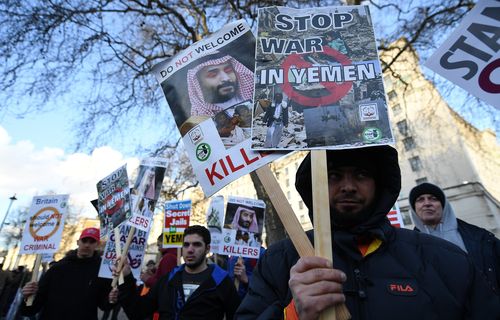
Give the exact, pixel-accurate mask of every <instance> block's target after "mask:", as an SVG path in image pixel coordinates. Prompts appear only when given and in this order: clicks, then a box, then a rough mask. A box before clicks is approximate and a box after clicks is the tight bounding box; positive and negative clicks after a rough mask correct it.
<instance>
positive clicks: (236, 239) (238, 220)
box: [219, 196, 266, 259]
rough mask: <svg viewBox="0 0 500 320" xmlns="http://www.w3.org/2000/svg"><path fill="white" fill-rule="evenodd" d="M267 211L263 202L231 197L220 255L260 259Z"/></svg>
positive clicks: (227, 208) (228, 203)
mask: <svg viewBox="0 0 500 320" xmlns="http://www.w3.org/2000/svg"><path fill="white" fill-rule="evenodd" d="M265 210H266V204H265V203H264V201H262V200H257V199H250V198H242V197H234V196H229V198H228V202H227V207H226V217H225V219H224V228H223V230H222V237H223V240H222V244H221V246H220V248H219V253H220V254H224V255H231V256H242V257H247V258H255V259H258V258H259V252H260V247H261V245H262V229H263V228H264V213H265Z"/></svg>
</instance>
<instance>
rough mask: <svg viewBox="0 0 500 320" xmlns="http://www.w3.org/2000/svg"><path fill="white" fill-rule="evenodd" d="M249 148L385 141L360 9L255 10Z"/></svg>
mask: <svg viewBox="0 0 500 320" xmlns="http://www.w3.org/2000/svg"><path fill="white" fill-rule="evenodd" d="M258 22H259V26H258V38H257V52H256V67H255V96H254V98H255V99H254V102H255V103H254V118H253V127H252V147H253V148H254V149H257V150H276V149H281V150H296V149H315V148H351V147H359V146H364V145H369V144H386V143H392V142H393V137H392V133H391V130H390V127H389V120H388V116H387V103H386V98H385V92H384V86H383V82H382V73H381V68H380V62H379V60H378V55H377V50H376V43H375V36H374V33H373V27H372V23H371V17H370V13H369V10H368V7H366V6H341V7H322V8H311V9H303V10H296V9H291V8H283V7H270V8H262V9H260V10H259V18H258Z"/></svg>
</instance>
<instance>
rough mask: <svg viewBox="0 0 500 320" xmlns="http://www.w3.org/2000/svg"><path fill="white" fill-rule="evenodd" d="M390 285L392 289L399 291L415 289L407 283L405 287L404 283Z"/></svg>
mask: <svg viewBox="0 0 500 320" xmlns="http://www.w3.org/2000/svg"><path fill="white" fill-rule="evenodd" d="M389 287H390V288H391V291H398V292H413V291H415V290H413V288H412V287H411V286H410V285H409V284H407V285H406V286H405V287H403V285H401V284H391V285H389Z"/></svg>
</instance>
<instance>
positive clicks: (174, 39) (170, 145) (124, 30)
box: [0, 0, 485, 216]
mask: <svg viewBox="0 0 500 320" xmlns="http://www.w3.org/2000/svg"><path fill="white" fill-rule="evenodd" d="M344 3H349V4H360V3H361V4H369V5H370V6H371V9H372V15H373V17H374V19H375V17H376V19H377V20H376V21H375V27H376V31H377V32H376V34H377V36H378V37H379V50H381V51H382V52H390V53H391V54H388V55H384V57H387V58H384V60H383V61H382V65H383V69H384V70H386V71H388V72H392V69H391V67H392V66H393V65H394V63H395V62H397V61H398V59H400V57H401V55H402V53H403V52H405V50H408V49H409V48H410V47H413V48H415V49H416V50H417V51H418V52H419V54H420V58H421V60H424V59H426V58H427V57H428V56H429V54H430V53H431V52H433V51H434V50H433V49H435V48H436V44H437V43H440V42H442V41H443V40H444V39H442V38H441V37H442V35H444V34H446V33H447V32H449V31H450V30H452V29H453V28H455V27H456V26H457V24H458V23H459V22H460V21H461V20H462V18H463V16H464V15H465V14H466V13H467V12H469V11H470V10H471V8H472V7H473V5H474V1H473V0H442V1H435V0H434V1H423V0H422V1H403V2H399V1H382V0H380V1H377V0H367V1H361V0H345V1H340V0H331V1H320V0H315V1H307V2H306V1H300V0H289V1H287V0H262V1H256V0H250V1H242V0H210V1H200V0H173V1H159V0H147V1H146V0H120V1H118V0H87V1H82V0H48V1H40V0H34V1H21V2H19V1H13V0H4V1H2V2H1V3H0V57H2V63H1V64H0V74H1V77H0V98H1V99H2V101H3V102H4V103H3V105H2V108H1V109H0V118H1V117H2V113H3V114H4V115H5V114H16V115H19V116H22V115H24V114H26V113H30V112H35V111H40V110H41V111H43V110H47V109H50V108H54V107H53V106H58V104H57V102H58V101H63V102H64V103H67V104H69V105H70V106H71V107H72V108H78V109H79V110H80V116H79V117H78V119H76V120H73V121H74V122H75V123H74V127H75V129H76V130H75V135H76V138H77V139H76V141H77V143H76V145H75V148H76V149H85V148H92V147H95V146H99V145H102V144H105V143H106V142H108V141H109V140H110V139H111V138H110V137H112V136H122V137H123V136H128V137H129V138H130V137H131V136H133V131H132V132H131V131H130V128H134V127H135V126H136V125H137V126H142V127H149V128H155V131H156V132H158V133H159V134H158V141H161V143H158V144H157V145H153V146H147V147H146V150H141V151H148V152H149V151H151V152H153V153H157V154H160V153H163V154H168V156H173V154H175V152H173V153H172V150H174V151H175V150H176V149H177V146H178V140H179V135H178V133H177V130H176V129H175V124H174V122H173V118H172V117H171V116H170V114H169V111H168V110H167V109H168V108H166V106H165V99H163V93H162V92H161V90H159V86H158V84H157V83H156V80H155V79H154V77H153V76H152V75H150V72H151V69H152V67H153V66H154V65H155V64H157V63H159V62H162V61H164V60H166V59H168V58H170V57H172V56H173V55H175V54H176V53H177V52H179V51H181V50H183V49H185V48H187V47H188V46H189V45H191V44H193V43H194V42H196V41H198V40H200V39H202V38H203V37H205V36H207V35H209V34H210V33H211V32H213V31H215V30H218V29H219V28H220V27H221V26H222V25H224V24H226V23H227V22H229V21H233V20H235V19H245V20H247V21H248V22H249V23H250V25H251V26H253V27H255V23H256V18H257V8H258V7H264V6H270V5H283V6H289V7H297V8H300V7H306V6H307V7H314V6H320V5H321V6H326V5H339V4H344ZM400 38H405V39H407V40H406V42H404V43H405V45H402V46H400V45H398V46H395V45H394V43H395V41H396V40H398V39H400ZM398 43H401V42H398ZM393 76H395V77H396V78H398V79H399V80H400V81H402V82H404V81H405V79H404V78H402V77H400V76H399V75H398V74H396V73H394V74H393ZM70 98H71V101H68V102H67V101H66V100H65V99H67V100H69V99H70ZM474 101H475V103H472V104H471V103H468V104H464V106H463V108H464V110H465V108H470V109H474V108H476V107H477V106H480V107H481V106H482V107H483V108H484V107H485V106H484V105H482V104H480V103H478V102H477V101H476V100H474ZM465 105H467V106H468V107H465ZM59 107H60V104H59ZM125 133H127V134H125ZM176 157H177V158H176V161H178V160H181V159H182V157H183V155H177V156H176ZM176 163H177V164H178V166H177V167H176V166H175V165H174V163H173V167H172V169H171V170H170V172H169V174H173V175H175V178H171V180H170V182H171V185H170V186H166V187H165V189H164V194H165V196H166V197H167V198H170V197H175V196H176V195H177V194H178V193H179V192H182V190H184V189H186V188H192V187H195V186H196V180H195V179H194V177H193V175H192V172H190V168H183V167H181V164H182V163H183V162H182V161H181V162H176ZM186 177H188V178H186ZM182 179H185V181H187V182H181V180H182ZM174 186H175V187H178V186H182V187H181V188H180V189H179V188H173V187H174ZM256 189H259V188H258V186H256ZM268 216H270V215H268Z"/></svg>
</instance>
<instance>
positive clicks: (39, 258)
mask: <svg viewBox="0 0 500 320" xmlns="http://www.w3.org/2000/svg"><path fill="white" fill-rule="evenodd" d="M41 262H42V255H41V254H37V255H36V259H35V266H34V267H33V273H32V274H31V282H33V281H37V280H38V269H40V263H41ZM34 300H35V295H32V296H30V297H29V298H28V300H26V305H27V306H28V307H29V306H31V305H32V304H33V301H34Z"/></svg>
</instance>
